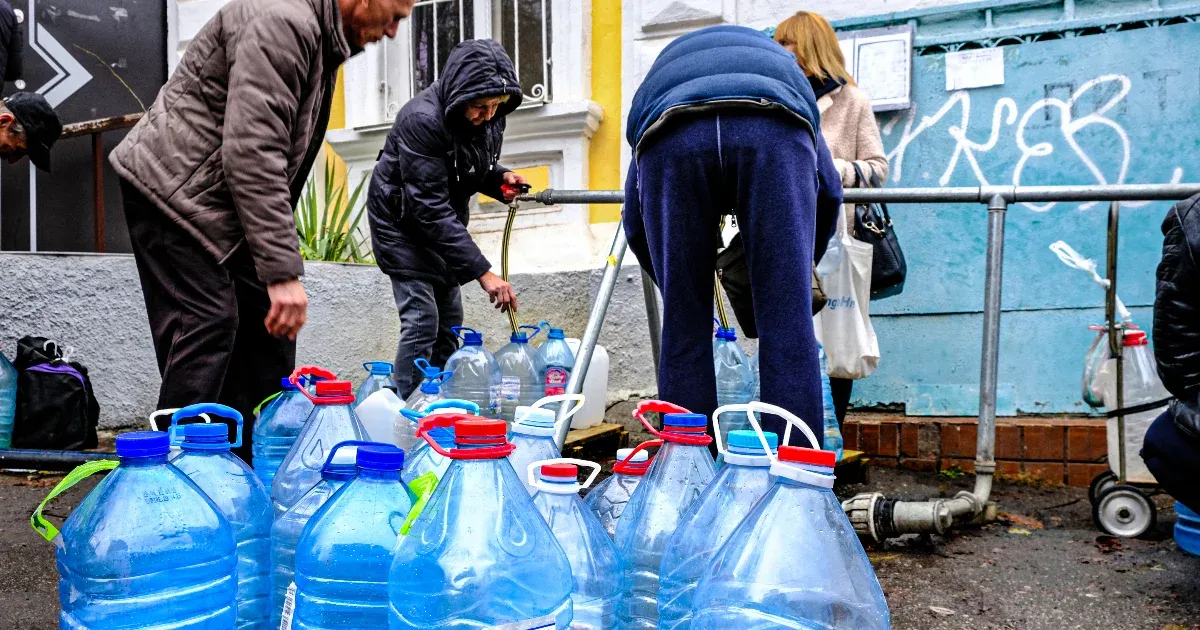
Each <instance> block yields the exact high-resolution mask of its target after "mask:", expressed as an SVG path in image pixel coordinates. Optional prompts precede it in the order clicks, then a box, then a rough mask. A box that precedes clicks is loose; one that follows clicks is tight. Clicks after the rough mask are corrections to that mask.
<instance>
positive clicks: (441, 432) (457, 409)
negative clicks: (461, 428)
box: [401, 399, 479, 483]
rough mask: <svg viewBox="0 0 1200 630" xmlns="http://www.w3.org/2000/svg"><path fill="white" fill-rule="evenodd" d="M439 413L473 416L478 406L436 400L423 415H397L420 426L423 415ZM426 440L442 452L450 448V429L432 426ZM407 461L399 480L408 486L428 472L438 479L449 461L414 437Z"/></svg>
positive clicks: (444, 471) (452, 431) (452, 437)
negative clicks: (429, 440)
mask: <svg viewBox="0 0 1200 630" xmlns="http://www.w3.org/2000/svg"><path fill="white" fill-rule="evenodd" d="M442 413H459V414H470V415H473V416H478V415H479V407H478V406H477V405H476V404H475V403H473V402H471V401H469V400H454V399H449V400H439V401H438V402H435V403H432V404H430V405H429V406H428V407H426V408H425V413H424V414H421V413H417V412H414V411H411V410H409V409H405V410H404V411H402V412H401V414H403V415H404V416H405V417H406V418H410V419H412V420H413V421H414V422H416V423H417V426H418V427H419V426H420V423H421V421H422V420H424V418H425V417H426V416H429V415H436V414H442ZM418 430H419V429H418ZM429 437H430V439H432V440H433V441H434V442H437V443H438V444H440V445H441V447H442V448H443V449H444V450H449V449H451V448H454V427H433V428H431V429H430V431H429ZM405 457H406V458H407V459H408V465H407V466H405V467H404V472H402V473H401V477H402V478H403V479H404V483H412V482H413V480H414V479H416V478H417V477H420V476H421V475H424V474H425V473H427V472H432V473H433V474H435V475H437V478H438V479H441V478H442V476H443V475H445V474H446V469H448V468H450V459H449V458H447V457H443V456H442V455H441V454H440V453H438V452H437V451H435V450H434V449H432V448H430V447H429V443H428V442H426V441H425V440H424V439H420V438H418V440H417V442H416V444H415V445H414V446H413V447H412V448H410V449H409V450H408V452H407V453H405Z"/></svg>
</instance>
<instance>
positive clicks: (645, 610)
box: [616, 400, 716, 630]
mask: <svg viewBox="0 0 1200 630" xmlns="http://www.w3.org/2000/svg"><path fill="white" fill-rule="evenodd" d="M651 411H657V412H661V413H663V414H665V415H663V429H662V431H661V432H660V431H657V430H656V429H654V427H653V426H651V424H650V422H649V421H648V420H646V416H645V414H646V413H647V412H651ZM634 416H636V417H637V418H638V419H639V420H641V421H642V424H643V425H644V426H645V427H646V429H647V430H648V431H649V432H650V433H653V434H654V435H655V436H656V437H658V438H659V440H661V442H659V443H660V444H662V449H660V450H659V452H658V454H657V455H656V456H655V457H654V463H653V464H651V465H650V470H648V471H647V472H646V477H645V479H642V483H640V484H638V487H637V490H635V491H634V493H633V497H632V498H630V500H629V505H628V506H626V508H625V513H624V514H623V515H622V516H621V520H620V521H619V522H618V523H617V536H616V542H617V549H618V550H620V552H621V558H622V559H623V560H624V561H625V567H624V573H623V579H622V583H621V592H622V600H621V627H622V628H625V629H628V630H633V629H635V628H654V627H656V626H657V625H658V583H659V575H658V571H659V567H661V566H662V554H663V551H664V550H666V548H667V543H669V542H670V540H671V534H673V533H674V532H675V528H676V526H678V525H679V522H680V519H682V518H683V515H684V513H686V512H687V509H688V508H689V507H690V506H691V505H692V502H693V501H695V500H696V498H697V497H699V496H700V493H701V492H703V491H704V489H705V488H706V487H708V483H709V482H710V481H712V478H713V476H714V475H715V474H716V470H715V468H714V465H713V458H712V455H711V454H710V453H709V452H708V445H709V444H711V443H712V438H711V437H709V436H708V435H705V433H704V429H705V427H706V426H707V425H708V418H707V417H706V416H704V415H702V414H695V413H688V412H687V410H686V409H684V408H682V407H680V406H678V405H673V404H671V403H666V402H662V401H658V400H649V401H645V402H642V403H641V404H639V405H638V407H637V411H635V412H634ZM653 445H655V442H647V443H644V444H642V445H640V446H638V449H644V448H647V447H648V446H653Z"/></svg>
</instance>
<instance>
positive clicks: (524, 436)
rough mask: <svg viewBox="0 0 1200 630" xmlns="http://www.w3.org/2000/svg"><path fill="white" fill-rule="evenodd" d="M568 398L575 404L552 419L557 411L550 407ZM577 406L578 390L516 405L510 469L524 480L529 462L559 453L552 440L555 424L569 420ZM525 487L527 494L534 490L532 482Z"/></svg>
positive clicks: (578, 408) (578, 400) (560, 455)
mask: <svg viewBox="0 0 1200 630" xmlns="http://www.w3.org/2000/svg"><path fill="white" fill-rule="evenodd" d="M568 401H569V402H573V403H575V404H574V405H572V407H571V408H570V409H568V410H567V412H566V413H564V414H563V415H562V419H561V420H556V418H557V417H558V415H557V414H556V413H555V412H554V409H555V408H557V407H558V405H554V403H557V402H568ZM547 405H553V407H549V408H548V407H547ZM581 408H583V396H581V395H578V394H574V395H568V394H558V395H555V396H547V397H545V398H543V399H541V400H539V401H537V402H536V403H534V404H533V406H532V407H517V410H516V413H515V414H514V416H513V417H514V422H513V424H512V444H513V447H515V449H514V450H513V452H512V454H511V455H509V456H508V461H509V463H510V464H512V467H513V470H515V471H517V472H518V473H519V474H520V475H522V480H523V481H527V480H526V478H525V477H524V474H525V473H524V470H525V469H526V468H528V467H529V464H530V462H536V461H541V460H545V459H556V458H559V457H562V453H561V452H560V451H559V450H558V444H557V443H556V442H555V441H554V439H555V434H556V429H555V427H556V426H557V423H558V422H570V420H571V416H573V415H575V414H576V413H577V412H578V411H579V410H580V409H581ZM525 489H526V490H528V491H529V494H530V496H532V495H533V493H534V492H536V491H537V490H536V489H535V488H534V487H533V484H532V483H526V484H525Z"/></svg>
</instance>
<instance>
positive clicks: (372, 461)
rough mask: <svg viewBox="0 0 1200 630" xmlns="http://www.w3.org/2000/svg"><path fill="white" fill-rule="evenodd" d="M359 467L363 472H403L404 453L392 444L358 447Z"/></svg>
mask: <svg viewBox="0 0 1200 630" xmlns="http://www.w3.org/2000/svg"><path fill="white" fill-rule="evenodd" d="M357 459H358V467H359V468H361V469H363V470H401V469H403V468H404V451H402V450H400V449H399V448H396V447H395V446H392V445H391V444H372V445H370V446H360V447H358V456H357Z"/></svg>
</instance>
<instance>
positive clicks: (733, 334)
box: [717, 326, 737, 341]
mask: <svg viewBox="0 0 1200 630" xmlns="http://www.w3.org/2000/svg"><path fill="white" fill-rule="evenodd" d="M717 339H724V340H726V341H737V331H736V330H734V329H733V328H726V327H724V326H721V327H719V328H717Z"/></svg>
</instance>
